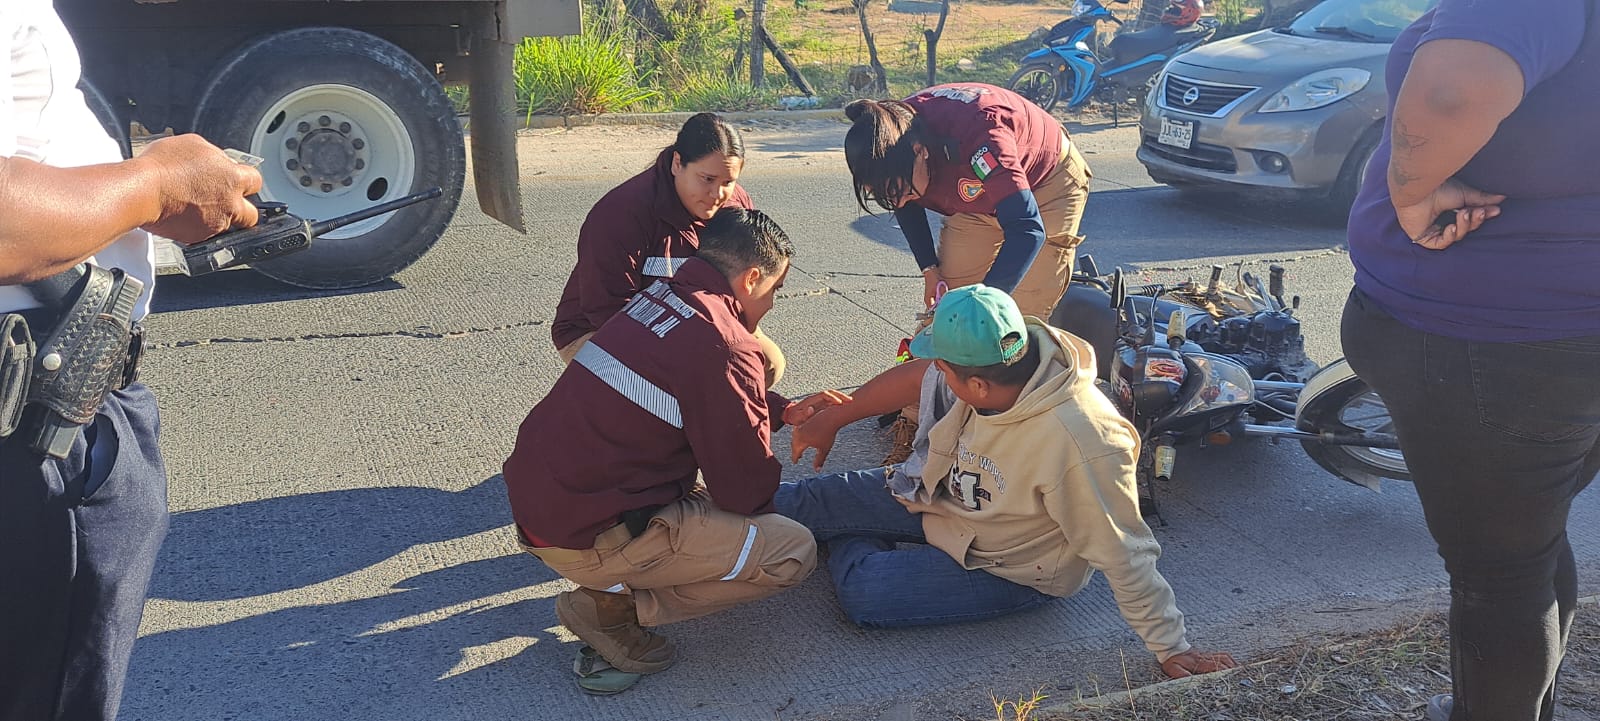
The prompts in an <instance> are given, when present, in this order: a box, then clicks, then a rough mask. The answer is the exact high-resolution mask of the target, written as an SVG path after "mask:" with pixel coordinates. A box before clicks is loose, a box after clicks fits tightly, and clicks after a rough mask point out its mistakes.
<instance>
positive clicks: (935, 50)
mask: <svg viewBox="0 0 1600 721" xmlns="http://www.w3.org/2000/svg"><path fill="white" fill-rule="evenodd" d="M948 17H950V0H944V1H943V2H941V3H940V4H939V26H938V27H936V28H934V29H932V30H928V29H927V28H923V30H922V37H923V39H924V40H927V41H928V85H930V86H933V85H938V84H939V36H941V35H943V34H944V21H945V18H948Z"/></svg>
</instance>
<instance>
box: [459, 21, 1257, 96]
mask: <svg viewBox="0 0 1600 721" xmlns="http://www.w3.org/2000/svg"><path fill="white" fill-rule="evenodd" d="M969 1H970V0H969ZM1235 1H1250V0H1235ZM592 2H594V0H585V8H584V10H585V12H588V13H591V14H590V15H589V17H588V18H586V28H587V32H586V34H584V35H582V36H578V37H572V38H539V39H531V40H527V41H524V43H523V44H522V45H519V46H518V48H517V54H516V65H515V74H516V79H517V99H518V103H519V107H520V108H521V109H522V110H524V111H525V112H528V113H530V114H532V113H550V114H574V113H609V112H621V111H629V110H637V111H661V110H693V111H698V110H712V111H735V110H758V109H765V108H772V107H776V106H777V105H778V100H779V99H780V98H781V97H783V96H786V95H799V94H800V91H799V90H798V89H797V88H795V87H794V85H793V84H792V83H791V82H790V80H789V78H788V76H787V75H786V74H785V73H784V71H783V68H782V67H781V66H780V65H779V64H778V62H777V60H776V59H775V58H774V57H772V56H771V55H770V54H768V55H767V57H766V59H765V63H764V65H765V68H766V72H765V74H764V77H763V81H764V84H765V87H764V88H761V89H757V88H753V87H751V84H750V83H749V82H748V78H747V77H746V76H747V73H748V69H749V62H750V61H749V57H748V54H747V53H748V49H746V54H745V55H744V56H743V57H742V59H741V61H740V63H739V67H737V68H735V67H733V60H734V57H735V54H736V53H737V52H738V50H739V49H740V48H741V47H742V46H744V45H745V43H747V42H748V33H749V22H750V21H749V19H748V18H747V19H745V20H744V21H739V20H736V19H735V16H734V10H735V9H736V8H739V7H745V6H746V5H747V3H742V2H740V1H739V0H709V2H707V3H706V4H705V5H704V6H703V8H704V9H703V11H683V12H680V11H678V10H677V9H676V8H675V7H674V6H673V4H672V3H670V2H668V1H667V0H661V3H660V4H661V7H662V8H663V10H664V11H666V10H672V12H668V13H667V19H668V23H669V25H670V26H671V30H672V32H673V34H674V35H675V38H674V39H673V40H672V41H662V40H660V39H656V38H649V37H645V38H640V37H638V36H637V34H636V33H635V32H634V29H633V28H631V27H626V26H625V27H622V28H617V29H611V28H606V27H602V26H603V25H606V24H607V23H605V22H603V21H601V20H599V16H598V15H595V14H593V13H592V11H593V9H594V8H592V7H590V5H591V4H592ZM1053 4H1054V3H1053ZM965 5H967V3H966V2H963V3H957V4H955V5H953V6H952V10H951V16H950V20H949V23H948V24H947V26H946V30H945V35H944V37H943V39H942V40H941V41H940V45H939V65H940V67H939V74H938V81H939V82H953V81H972V82H986V83H995V84H1004V83H1005V82H1006V81H1007V80H1008V79H1009V78H1010V76H1011V74H1012V73H1013V72H1014V71H1015V70H1016V67H1017V60H1018V59H1019V58H1021V57H1022V56H1023V55H1025V54H1027V53H1028V52H1029V51H1031V50H1033V49H1034V47H1035V45H1034V44H1033V43H1031V42H1029V41H1027V40H1026V39H1025V38H1026V37H1027V34H1028V32H1029V31H1031V30H1032V29H1033V28H1032V27H1003V26H1002V25H1004V24H1006V23H998V22H995V23H990V24H988V25H983V24H979V25H976V26H974V25H973V20H972V18H973V17H975V16H973V15H971V14H970V13H967V12H965V11H963V10H962V8H963V6H965ZM690 7H693V6H692V5H691V6H690ZM868 12H869V17H870V18H871V20H872V22H873V27H874V31H875V33H876V35H877V40H878V51H879V56H880V59H881V60H882V62H883V64H884V67H885V70H886V73H887V76H888V82H889V91H888V95H889V96H891V97H902V96H905V95H909V94H910V93H912V92H915V91H916V90H918V89H920V88H922V87H923V86H924V85H926V84H927V70H926V65H925V64H926V59H925V58H926V55H925V53H926V49H925V48H924V39H923V36H922V30H923V28H926V27H931V26H932V25H934V24H935V23H937V21H938V18H937V15H922V16H906V15H903V14H896V13H890V12H889V11H888V10H887V7H886V3H885V2H883V0H875V1H874V2H873V4H872V5H871V6H870V8H869V11H868ZM1009 24H1011V25H1019V24H1026V23H1009ZM766 26H767V30H768V32H770V33H771V34H772V36H773V37H774V38H775V39H776V40H777V42H778V44H779V45H780V46H782V47H783V48H784V50H785V51H786V52H788V54H789V55H790V57H791V58H793V60H794V61H795V63H796V64H797V65H798V66H799V67H800V70H801V72H802V73H803V74H804V75H805V76H806V78H807V80H808V81H809V82H810V83H811V85H812V86H813V87H814V88H815V90H816V93H817V96H818V100H819V104H820V106H821V107H842V106H843V105H844V104H845V103H847V102H849V101H850V100H854V99H855V98H857V97H859V96H860V94H859V93H855V92H852V91H850V90H848V88H847V87H846V79H847V77H848V75H849V72H850V68H851V67H852V66H855V65H866V64H867V52H866V48H865V42H864V41H863V40H862V37H861V31H860V27H859V25H857V23H856V15H855V12H854V10H853V9H851V6H850V5H849V3H848V0H807V2H805V3H804V4H803V5H802V6H801V7H795V6H794V4H793V3H787V2H783V3H772V4H769V5H768V9H767V15H766ZM962 58H969V59H971V60H973V61H974V63H975V67H974V69H973V70H970V71H962V70H960V69H958V67H957V61H959V60H960V59H962ZM730 71H731V73H730ZM451 99H452V100H453V101H455V102H456V103H457V104H458V106H459V107H463V108H464V107H465V103H466V95H465V92H464V91H461V90H452V91H451Z"/></svg>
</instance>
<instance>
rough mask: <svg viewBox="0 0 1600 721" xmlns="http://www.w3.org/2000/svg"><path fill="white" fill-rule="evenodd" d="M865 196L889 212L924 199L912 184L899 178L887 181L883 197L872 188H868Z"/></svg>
mask: <svg viewBox="0 0 1600 721" xmlns="http://www.w3.org/2000/svg"><path fill="white" fill-rule="evenodd" d="M865 195H866V197H867V200H870V201H872V202H874V203H877V204H878V207H880V208H883V209H884V210H889V211H893V210H896V209H898V208H899V207H900V206H902V205H905V204H906V203H908V202H910V201H913V200H916V199H918V198H921V197H922V194H921V193H918V192H917V189H916V188H914V187H912V185H911V183H910V182H908V181H905V180H901V179H899V178H890V179H888V180H887V181H885V182H884V188H883V194H882V195H879V194H878V192H877V191H876V190H874V189H872V188H868V189H867V190H866V193H865Z"/></svg>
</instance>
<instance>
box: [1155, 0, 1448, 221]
mask: <svg viewBox="0 0 1600 721" xmlns="http://www.w3.org/2000/svg"><path fill="white" fill-rule="evenodd" d="M1437 2H1438V0H1324V1H1323V2H1321V3H1319V4H1317V5H1316V6H1314V7H1312V8H1310V9H1309V10H1307V11H1305V12H1304V13H1302V14H1300V15H1299V16H1298V17H1296V18H1295V19H1294V20H1292V21H1291V22H1289V24H1287V25H1284V26H1282V27H1278V28H1273V29H1270V30H1262V31H1260V32H1255V33H1251V34H1248V35H1241V36H1238V37H1233V38H1228V39H1226V40H1222V41H1219V42H1215V43H1211V44H1209V45H1202V46H1200V47H1198V48H1195V49H1194V50H1191V51H1189V52H1187V53H1184V54H1182V55H1179V56H1178V57H1176V58H1173V59H1172V61H1171V62H1169V63H1168V64H1167V67H1166V68H1165V69H1164V70H1163V71H1162V72H1161V74H1160V75H1159V76H1158V77H1157V78H1156V82H1155V84H1154V86H1153V87H1152V88H1151V91H1150V94H1149V96H1148V97H1147V98H1146V99H1145V104H1144V112H1143V114H1142V116H1141V118H1140V122H1139V126H1140V130H1141V133H1140V136H1141V137H1140V144H1139V162H1141V163H1143V164H1144V167H1145V170H1146V171H1148V172H1149V173H1150V177H1151V178H1152V179H1154V180H1155V181H1157V182H1160V183H1166V184H1168V185H1172V186H1175V187H1180V188H1199V187H1230V186H1231V187H1236V188H1237V187H1247V188H1254V189H1276V190H1282V191H1292V192H1295V193H1297V194H1311V195H1316V196H1320V197H1324V198H1327V199H1328V202H1329V205H1330V206H1331V208H1333V209H1337V210H1338V211H1340V212H1342V211H1343V210H1347V209H1349V207H1350V204H1351V202H1352V201H1353V200H1354V198H1355V193H1356V189H1357V188H1359V187H1360V184H1361V179H1362V175H1363V173H1364V172H1365V169H1366V166H1367V160H1368V159H1370V158H1371V157H1372V151H1373V149H1374V148H1376V147H1377V145H1378V140H1379V138H1380V136H1381V134H1382V132H1383V120H1384V115H1385V112H1386V107H1387V98H1386V94H1385V86H1384V64H1385V62H1386V60H1387V56H1388V54H1389V45H1390V44H1391V43H1393V42H1394V39H1395V37H1396V36H1398V35H1399V34H1400V31H1401V30H1404V29H1405V27H1406V26H1407V25H1410V24H1411V22H1412V21H1414V20H1416V19H1417V18H1418V17H1420V16H1421V15H1422V13H1424V12H1426V11H1427V10H1428V8H1430V7H1432V6H1433V5H1435V4H1437Z"/></svg>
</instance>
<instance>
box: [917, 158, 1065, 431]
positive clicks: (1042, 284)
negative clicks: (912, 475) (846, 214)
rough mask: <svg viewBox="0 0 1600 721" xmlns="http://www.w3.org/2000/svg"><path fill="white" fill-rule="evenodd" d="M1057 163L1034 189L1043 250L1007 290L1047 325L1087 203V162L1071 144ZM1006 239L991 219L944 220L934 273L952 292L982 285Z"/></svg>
mask: <svg viewBox="0 0 1600 721" xmlns="http://www.w3.org/2000/svg"><path fill="white" fill-rule="evenodd" d="M1063 146H1064V147H1065V148H1066V150H1064V151H1063V152H1062V153H1061V162H1060V163H1058V164H1056V169H1055V170H1052V171H1050V174H1049V175H1046V176H1044V180H1043V181H1042V182H1040V183H1039V186H1038V187H1036V188H1034V189H1033V196H1034V201H1035V202H1037V203H1038V204H1039V217H1040V219H1041V220H1043V221H1044V233H1045V236H1044V247H1043V248H1040V249H1039V255H1038V256H1037V257H1035V258H1034V259H1033V265H1032V266H1029V267H1028V272H1027V274H1026V275H1024V276H1022V282H1021V283H1018V284H1017V287H1016V289H1015V290H1013V291H1011V299H1012V300H1014V301H1016V302H1017V309H1018V310H1020V311H1022V314H1023V315H1031V316H1033V317H1035V318H1038V319H1039V320H1042V321H1045V322H1046V323H1048V322H1049V321H1050V312H1051V311H1053V310H1055V308H1056V303H1058V302H1060V301H1061V295H1062V294H1063V293H1066V292H1067V285H1068V284H1070V283H1071V282H1072V268H1073V263H1074V261H1076V260H1077V256H1078V244H1079V243H1082V242H1083V236H1081V235H1078V224H1079V223H1080V222H1082V221H1083V206H1084V205H1085V204H1086V203H1087V202H1088V200H1089V179H1090V178H1093V177H1094V173H1091V172H1089V163H1088V162H1086V161H1084V159H1083V155H1082V154H1080V153H1079V152H1078V146H1077V144H1076V143H1072V142H1070V141H1066V142H1063ZM1005 239H1006V236H1005V231H1004V230H1002V229H1001V228H1000V221H999V220H998V219H996V218H995V217H994V216H992V215H981V214H978V213H957V214H955V215H952V216H950V217H948V218H945V221H944V228H942V229H941V230H940V231H939V275H941V276H943V277H944V282H945V284H946V285H948V286H949V287H951V288H960V287H962V286H965V285H972V284H974V283H981V282H983V277H984V276H985V275H988V274H989V267H990V266H992V265H994V258H995V256H996V255H999V254H1000V244H1001V243H1004V242H1005ZM918 406H919V404H916V403H913V404H911V405H908V406H906V407H905V408H902V409H900V415H902V416H904V417H905V418H906V419H908V420H910V421H912V422H916V420H917V414H918Z"/></svg>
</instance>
